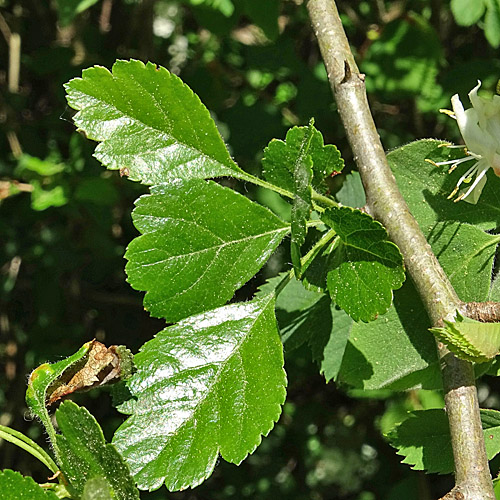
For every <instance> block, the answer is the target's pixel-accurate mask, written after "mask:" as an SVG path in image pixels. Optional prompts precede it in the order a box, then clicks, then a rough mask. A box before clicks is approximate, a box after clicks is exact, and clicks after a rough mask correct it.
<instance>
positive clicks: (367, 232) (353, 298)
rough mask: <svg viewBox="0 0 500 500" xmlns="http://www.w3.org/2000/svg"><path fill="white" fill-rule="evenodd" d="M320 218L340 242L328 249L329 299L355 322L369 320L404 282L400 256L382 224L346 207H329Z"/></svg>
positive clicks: (385, 309) (374, 316) (387, 304)
mask: <svg viewBox="0 0 500 500" xmlns="http://www.w3.org/2000/svg"><path fill="white" fill-rule="evenodd" d="M321 220H322V221H323V222H324V223H325V224H327V225H328V226H330V227H331V228H333V229H334V230H335V231H336V233H337V234H338V236H339V239H340V241H338V242H337V244H336V245H334V247H333V249H332V259H331V260H330V266H329V268H328V276H327V285H328V291H329V292H330V296H331V298H332V301H333V302H334V303H335V304H337V305H338V306H339V307H341V308H342V309H344V311H346V312H347V314H349V316H351V317H352V318H353V319H354V320H355V321H359V320H361V321H372V320H374V319H375V318H376V317H377V316H378V315H379V314H384V313H385V312H386V311H387V310H388V309H389V307H390V305H391V302H392V290H395V289H398V288H399V287H400V286H401V285H402V284H403V281H404V278H405V274H404V270H403V257H402V256H401V253H400V252H399V249H398V247H397V246H396V245H395V244H394V243H392V242H391V241H389V239H388V236H387V232H386V230H385V229H384V227H383V226H382V225H381V224H380V223H379V222H377V221H375V220H373V219H372V218H371V217H370V216H369V215H367V214H364V213H362V212H360V211H358V210H354V209H351V208H349V207H339V208H331V209H329V210H327V211H326V212H324V213H323V214H322V215H321Z"/></svg>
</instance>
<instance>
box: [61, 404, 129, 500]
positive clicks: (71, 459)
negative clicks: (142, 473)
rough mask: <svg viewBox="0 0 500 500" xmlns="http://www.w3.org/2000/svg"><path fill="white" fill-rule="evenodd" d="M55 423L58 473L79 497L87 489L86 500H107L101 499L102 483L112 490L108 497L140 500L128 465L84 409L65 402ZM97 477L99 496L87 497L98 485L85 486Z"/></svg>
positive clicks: (121, 499) (118, 499)
mask: <svg viewBox="0 0 500 500" xmlns="http://www.w3.org/2000/svg"><path fill="white" fill-rule="evenodd" d="M56 420H57V425H58V426H59V430H60V431H61V434H58V435H57V445H58V447H59V450H60V461H61V464H60V465H61V470H62V472H63V474H64V476H65V478H66V479H67V480H68V481H69V482H70V484H71V486H72V488H74V490H75V491H76V493H77V494H78V495H82V494H83V493H84V490H86V493H85V494H86V495H87V497H88V498H96V499H101V498H108V497H106V496H102V494H103V493H102V483H103V481H105V482H106V483H107V485H108V489H109V490H110V491H111V497H109V498H116V499H117V500H133V499H139V491H138V490H137V488H136V487H135V484H134V481H133V479H132V477H131V476H130V472H129V470H128V467H127V464H126V463H125V461H124V460H123V458H122V457H121V456H120V454H119V453H118V451H117V450H116V448H115V447H114V446H113V445H112V444H109V443H106V441H105V439H104V435H103V433H102V430H101V428H100V427H99V424H98V423H97V421H96V420H95V418H94V417H93V416H92V415H91V414H90V413H89V412H88V411H87V410H86V409H85V408H81V407H79V406H78V405H76V404H75V403H73V402H72V401H65V402H64V403H62V404H61V406H60V407H59V408H58V409H57V411H56ZM96 478H99V481H98V484H99V485H100V486H99V488H98V490H97V493H99V495H100V496H90V495H91V493H92V492H93V491H94V487H95V486H98V485H97V484H96V483H95V482H94V483H93V484H92V485H90V486H89V487H86V483H87V481H90V480H93V479H94V480H95V479H96ZM104 491H105V490H104ZM94 493H95V491H94Z"/></svg>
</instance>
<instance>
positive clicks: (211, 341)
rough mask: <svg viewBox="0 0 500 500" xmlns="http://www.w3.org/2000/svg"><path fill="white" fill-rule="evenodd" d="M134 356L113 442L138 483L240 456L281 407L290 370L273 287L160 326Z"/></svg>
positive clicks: (205, 472)
mask: <svg viewBox="0 0 500 500" xmlns="http://www.w3.org/2000/svg"><path fill="white" fill-rule="evenodd" d="M135 363H136V366H137V373H136V374H135V375H133V377H132V378H131V380H130V381H129V383H128V386H129V389H130V391H131V393H132V395H133V396H134V398H135V400H132V401H131V402H129V407H128V408H129V409H130V411H131V412H132V416H131V417H129V418H128V420H126V422H125V423H124V424H122V426H121V427H120V428H119V429H118V431H117V432H116V434H115V437H114V443H115V444H116V446H117V448H118V449H119V450H120V452H121V453H122V455H123V456H124V457H125V459H126V460H127V462H128V463H129V466H130V468H131V470H132V474H133V475H134V477H135V479H136V481H137V483H138V485H139V487H140V488H141V489H149V490H153V489H157V488H159V487H160V486H161V484H162V483H163V482H165V484H166V486H167V488H168V489H169V490H171V491H173V490H179V489H184V488H187V487H194V486H196V485H197V484H199V483H201V482H202V481H203V480H204V479H205V478H206V477H208V476H209V475H210V474H211V473H212V471H213V468H214V466H215V463H216V461H217V457H218V456H219V454H220V455H221V456H222V457H223V458H224V459H225V460H227V461H229V462H233V463H236V464H239V463H240V462H241V461H242V460H243V459H244V458H245V457H246V456H247V455H248V454H249V453H252V452H253V451H254V450H255V448H256V447H257V446H258V444H259V443H260V441H261V439H262V437H261V436H262V435H267V433H268V432H269V431H270V430H271V429H272V427H273V425H274V422H276V421H277V419H278V418H279V415H280V413H281V405H282V404H283V402H284V399H285V385H286V377H285V372H284V370H283V348H282V344H281V342H280V339H279V336H278V331H277V328H276V320H275V317H274V299H273V295H268V296H265V297H263V298H260V299H256V300H253V301H252V302H245V303H239V304H232V305H229V306H224V307H221V308H219V309H215V310H213V311H209V312H207V313H204V314H200V315H198V316H192V317H190V318H187V319H185V320H183V321H181V322H180V323H178V324H177V325H174V326H171V327H169V328H166V329H165V330H163V331H162V332H160V333H158V334H157V335H156V337H155V338H154V339H153V340H151V341H149V342H147V343H146V344H144V346H143V347H142V348H141V351H140V353H139V354H137V355H136V358H135Z"/></svg>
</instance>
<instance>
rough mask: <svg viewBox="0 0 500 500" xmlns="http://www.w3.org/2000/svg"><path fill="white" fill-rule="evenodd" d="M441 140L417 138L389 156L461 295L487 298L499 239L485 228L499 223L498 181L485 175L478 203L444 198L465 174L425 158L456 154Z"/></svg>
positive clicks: (470, 298) (404, 192)
mask: <svg viewBox="0 0 500 500" xmlns="http://www.w3.org/2000/svg"><path fill="white" fill-rule="evenodd" d="M442 144H443V142H442V141H436V140H429V139H426V140H421V141H416V142H413V143H411V144H407V145H405V146H402V147H401V148H398V149H396V150H395V151H392V152H391V153H389V154H388V156H387V159H388V161H389V163H390V165H391V168H392V170H393V172H394V175H395V177H396V181H397V183H398V187H399V189H400V191H401V193H402V195H403V197H404V198H405V200H406V202H407V203H408V206H409V208H410V211H411V213H412V214H413V215H414V216H415V218H416V219H417V221H418V223H419V225H420V228H421V229H422V231H423V233H424V235H425V236H426V237H427V239H428V241H429V243H430V245H431V247H432V249H433V251H434V253H435V254H436V256H437V257H438V259H439V261H440V263H441V265H442V266H443V268H444V270H445V272H446V273H447V275H448V276H449V278H450V281H451V283H452V285H453V286H454V287H455V289H456V290H457V293H458V295H459V297H460V298H461V299H462V300H464V301H473V300H477V301H483V300H487V297H488V291H489V287H490V282H491V274H492V266H493V259H494V255H495V248H496V245H497V244H498V241H499V238H498V235H494V234H488V233H485V232H484V231H485V230H491V229H494V228H495V227H497V226H499V225H500V196H499V194H498V193H500V179H499V178H498V177H496V176H495V175H491V176H489V177H488V182H487V183H486V186H485V187H484V189H483V192H482V195H481V198H480V199H479V201H478V203H477V205H471V204H467V203H460V202H459V203H453V202H452V201H451V200H448V199H447V196H448V195H449V194H450V193H451V191H452V190H453V188H454V187H455V184H456V183H457V180H458V179H459V177H460V176H461V175H462V174H463V173H464V172H463V171H462V170H460V169H459V168H457V169H456V171H454V172H453V173H451V174H448V173H447V170H446V169H445V168H443V167H435V166H433V165H431V164H429V163H427V162H426V161H425V159H426V158H427V159H430V160H433V161H434V162H439V161H443V160H447V159H449V156H450V155H451V154H460V153H457V150H449V149H447V148H443V147H439V146H440V145H442ZM457 170H460V172H457ZM474 226H475V227H474Z"/></svg>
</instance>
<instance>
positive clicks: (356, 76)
mask: <svg viewBox="0 0 500 500" xmlns="http://www.w3.org/2000/svg"><path fill="white" fill-rule="evenodd" d="M307 8H308V11H309V16H310V18H311V21H312V25H313V28H314V31H315V33H316V37H317V38H318V42H319V46H320V49H321V54H322V56H323V59H324V62H325V65H326V69H327V73H328V78H329V81H330V85H331V87H332V90H333V93H334V96H335V100H336V102H337V107H338V110H339V113H340V117H341V119H342V122H343V124H344V127H345V130H346V133H347V138H348V140H349V143H350V145H351V148H352V150H353V154H354V158H355V159H356V162H357V165H358V168H359V172H360V175H361V179H362V181H363V185H364V188H365V192H366V197H367V205H368V207H369V209H370V212H371V213H372V215H373V216H374V217H375V218H377V219H378V220H379V221H380V222H382V224H384V226H385V227H386V228H387V230H388V232H389V234H390V236H391V238H392V240H393V241H394V242H395V243H396V244H397V245H398V247H399V248H400V250H401V252H402V254H403V256H404V260H405V265H406V268H407V270H408V272H409V274H410V276H411V277H412V279H413V281H414V283H415V286H416V288H417V291H418V293H419V295H420V297H421V299H422V302H423V303H424V306H425V308H426V310H427V313H428V314H429V317H430V320H431V323H432V324H433V325H440V324H441V323H442V320H443V319H447V320H449V321H452V320H453V317H454V315H455V311H456V310H457V309H460V310H462V305H463V304H462V302H461V301H460V299H459V298H458V297H457V295H456V293H455V291H454V289H453V287H452V286H451V284H450V282H449V280H448V278H447V276H446V275H445V273H444V271H443V269H442V268H441V266H440V264H439V262H438V261H437V259H436V257H435V255H434V254H433V253H432V250H431V248H430V246H429V244H428V243H427V241H426V239H425V237H424V235H423V234H422V232H421V231H420V228H419V226H418V224H417V222H416V220H415V219H414V218H413V216H412V215H411V213H410V211H409V209H408V206H407V204H406V202H405V200H404V199H403V197H402V196H401V193H400V192H399V190H398V187H397V185H396V181H395V179H394V176H393V175H392V172H391V170H390V168H389V165H388V163H387V159H386V156H385V152H384V149H383V147H382V144H381V142H380V138H379V136H378V134H377V130H376V128H375V124H374V122H373V118H372V116H371V113H370V108H369V106H368V101H367V98H366V91H365V85H364V75H362V74H360V73H359V70H358V68H357V66H356V63H355V61H354V57H353V55H352V53H351V50H350V48H349V43H348V41H347V37H346V35H345V32H344V29H343V27H342V23H341V21H340V17H339V15H338V12H337V8H336V6H335V3H334V1H333V0H309V1H308V3H307ZM464 314H465V313H464ZM438 350H439V355H440V358H441V361H442V364H443V370H442V374H443V385H444V388H445V402H446V411H447V413H448V418H449V422H450V433H451V441H452V447H453V454H454V458H455V481H456V484H457V488H460V490H461V492H463V494H464V499H466V500H494V499H495V495H494V493H493V486H492V482H491V476H490V473H489V468H488V459H487V456H486V451H485V444H484V438H483V431H482V427H481V420H480V415H479V404H478V399H477V391H476V387H475V378H474V370H473V368H472V365H471V364H470V363H467V362H465V361H460V360H458V359H456V358H455V357H454V356H453V355H452V354H451V353H449V352H448V351H447V349H446V348H445V347H444V346H443V345H442V344H440V345H439V346H438Z"/></svg>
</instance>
